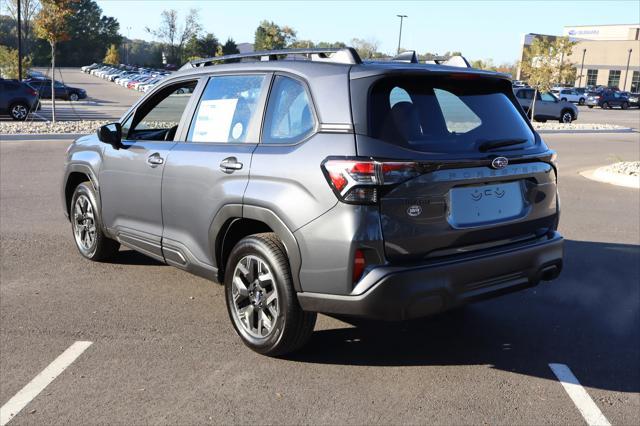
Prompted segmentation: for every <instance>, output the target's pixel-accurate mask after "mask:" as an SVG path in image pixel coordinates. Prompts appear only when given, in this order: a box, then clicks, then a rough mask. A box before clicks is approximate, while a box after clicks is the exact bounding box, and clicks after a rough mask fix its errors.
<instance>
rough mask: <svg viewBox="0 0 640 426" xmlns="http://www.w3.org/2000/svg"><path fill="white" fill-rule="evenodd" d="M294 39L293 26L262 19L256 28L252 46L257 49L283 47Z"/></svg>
mask: <svg viewBox="0 0 640 426" xmlns="http://www.w3.org/2000/svg"><path fill="white" fill-rule="evenodd" d="M295 39H296V32H295V31H294V30H293V28H290V27H287V26H284V27H280V26H279V25H277V24H276V23H274V22H271V21H266V20H265V21H262V22H260V25H258V28H256V33H255V40H254V42H253V48H254V49H255V50H256V51H258V50H277V49H284V48H285V47H286V46H288V45H289V44H291V43H293V42H294V41H295Z"/></svg>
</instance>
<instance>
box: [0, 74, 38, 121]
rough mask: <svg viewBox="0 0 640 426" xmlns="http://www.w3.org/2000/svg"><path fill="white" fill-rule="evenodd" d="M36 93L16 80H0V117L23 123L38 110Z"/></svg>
mask: <svg viewBox="0 0 640 426" xmlns="http://www.w3.org/2000/svg"><path fill="white" fill-rule="evenodd" d="M38 104H39V99H38V91H37V90H35V89H34V88H33V87H31V86H29V85H28V84H26V83H24V82H20V81H18V80H5V79H3V78H0V115H8V116H9V117H11V118H12V119H14V120H18V121H23V120H26V118H27V117H28V116H29V113H30V112H32V111H35V110H36V109H37V108H38Z"/></svg>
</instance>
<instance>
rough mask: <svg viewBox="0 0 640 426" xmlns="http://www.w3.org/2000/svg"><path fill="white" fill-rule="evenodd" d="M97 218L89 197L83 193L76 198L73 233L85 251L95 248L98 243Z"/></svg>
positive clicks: (79, 245)
mask: <svg viewBox="0 0 640 426" xmlns="http://www.w3.org/2000/svg"><path fill="white" fill-rule="evenodd" d="M96 231H97V229H96V220H95V216H94V212H93V206H92V205H91V201H90V200H89V197H87V196H86V195H84V194H82V195H80V196H78V198H76V203H75V205H74V207H73V235H74V236H75V238H76V243H77V244H78V247H80V248H81V249H82V250H83V251H85V252H90V251H91V250H93V248H94V246H95V244H96V238H97V235H96Z"/></svg>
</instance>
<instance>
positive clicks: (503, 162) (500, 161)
mask: <svg viewBox="0 0 640 426" xmlns="http://www.w3.org/2000/svg"><path fill="white" fill-rule="evenodd" d="M508 164H509V160H508V159H507V158H505V157H496V158H494V159H493V161H492V162H491V167H493V168H494V169H504V168H505V167H507V165H508Z"/></svg>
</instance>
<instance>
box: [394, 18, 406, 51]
mask: <svg viewBox="0 0 640 426" xmlns="http://www.w3.org/2000/svg"><path fill="white" fill-rule="evenodd" d="M396 16H397V17H398V18H400V34H398V52H397V53H396V54H397V55H399V54H400V42H401V41H402V21H403V20H404V18H408V16H407V15H396Z"/></svg>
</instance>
